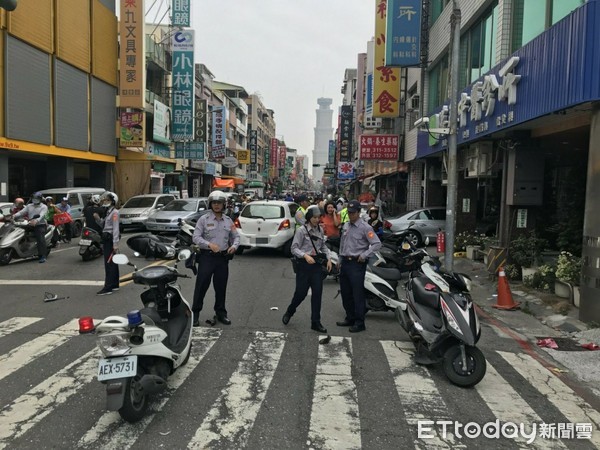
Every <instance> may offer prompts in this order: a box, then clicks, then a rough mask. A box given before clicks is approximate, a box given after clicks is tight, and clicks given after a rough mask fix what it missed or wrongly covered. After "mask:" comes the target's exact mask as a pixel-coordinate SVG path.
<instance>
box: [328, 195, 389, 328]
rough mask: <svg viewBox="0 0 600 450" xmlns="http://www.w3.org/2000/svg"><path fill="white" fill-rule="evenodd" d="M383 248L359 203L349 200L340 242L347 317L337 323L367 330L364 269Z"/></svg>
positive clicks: (341, 287) (341, 272)
mask: <svg viewBox="0 0 600 450" xmlns="http://www.w3.org/2000/svg"><path fill="white" fill-rule="evenodd" d="M380 248H381V242H380V240H379V238H378V237H377V235H376V234H375V232H374V231H373V228H372V227H371V226H370V225H369V224H368V223H367V222H365V221H364V220H362V219H361V218H360V202H359V201H357V200H352V201H350V202H349V203H348V222H346V224H344V226H343V228H342V234H341V244H340V261H339V263H340V291H341V294H342V304H343V305H344V310H345V311H346V318H345V319H344V320H343V321H341V322H336V325H338V326H340V327H347V326H349V327H350V332H351V333H356V332H359V331H364V330H365V329H366V327H365V313H366V306H365V294H364V283H365V272H366V270H367V260H368V259H369V257H370V256H371V255H372V254H373V253H375V252H376V251H378V250H379V249H380Z"/></svg>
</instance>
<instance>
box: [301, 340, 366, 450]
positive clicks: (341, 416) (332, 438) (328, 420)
mask: <svg viewBox="0 0 600 450" xmlns="http://www.w3.org/2000/svg"><path fill="white" fill-rule="evenodd" d="M308 439H309V441H308V446H309V448H319V449H346V450H351V449H360V448H361V438H360V419H359V415H358V394H357V391H356V385H355V384H354V381H353V380H352V342H351V340H350V339H349V338H345V337H338V336H334V337H332V338H331V341H329V343H328V344H327V345H319V355H318V360H317V370H316V375H315V387H314V393H313V402H312V409H311V413H310V427H309V430H308Z"/></svg>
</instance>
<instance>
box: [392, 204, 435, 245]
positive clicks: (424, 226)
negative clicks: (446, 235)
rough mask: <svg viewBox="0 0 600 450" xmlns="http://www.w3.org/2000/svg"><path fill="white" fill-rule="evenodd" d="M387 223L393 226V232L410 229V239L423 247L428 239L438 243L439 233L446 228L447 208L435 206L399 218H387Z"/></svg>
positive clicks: (410, 212)
mask: <svg viewBox="0 0 600 450" xmlns="http://www.w3.org/2000/svg"><path fill="white" fill-rule="evenodd" d="M386 221H387V222H389V223H390V224H391V228H390V231H392V232H396V231H401V230H406V229H407V228H410V229H411V230H412V233H411V238H410V239H411V241H412V243H413V244H414V245H416V246H419V245H421V244H422V243H423V241H424V240H425V238H426V237H428V238H429V241H430V242H432V243H433V242H435V241H436V237H437V232H438V231H439V230H440V229H442V231H443V230H444V229H445V228H446V208H445V207H443V206H435V207H430V208H422V209H416V210H414V211H409V212H407V213H405V214H403V215H401V216H398V217H386ZM411 222H412V224H411Z"/></svg>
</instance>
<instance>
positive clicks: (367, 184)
mask: <svg viewBox="0 0 600 450" xmlns="http://www.w3.org/2000/svg"><path fill="white" fill-rule="evenodd" d="M380 176H381V175H380V174H378V173H376V174H374V175H371V176H370V177H367V178H365V179H364V180H363V184H364V185H365V186H370V185H371V183H372V182H373V181H375V180H376V179H377V178H378V177H380Z"/></svg>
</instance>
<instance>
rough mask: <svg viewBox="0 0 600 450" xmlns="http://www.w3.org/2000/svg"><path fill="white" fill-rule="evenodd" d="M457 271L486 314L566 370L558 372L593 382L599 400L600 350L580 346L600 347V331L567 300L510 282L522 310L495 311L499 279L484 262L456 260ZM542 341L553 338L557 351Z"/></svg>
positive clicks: (514, 296)
mask: <svg viewBox="0 0 600 450" xmlns="http://www.w3.org/2000/svg"><path fill="white" fill-rule="evenodd" d="M454 270H455V271H457V272H462V273H465V274H466V275H469V276H470V277H471V279H472V282H473V288H472V292H471V294H472V297H473V300H474V301H475V303H476V304H477V305H478V306H479V307H480V308H481V309H482V310H483V311H484V313H485V314H487V315H488V316H491V317H492V318H494V319H496V320H498V321H500V322H502V323H503V324H504V325H506V327H507V328H509V329H510V330H512V331H514V332H515V333H516V335H518V336H519V338H521V339H523V340H524V341H526V342H528V343H529V345H530V346H531V347H537V348H538V349H542V350H543V351H545V352H546V353H547V354H548V356H550V357H551V358H553V359H554V360H555V361H556V362H557V363H559V364H560V365H561V366H563V367H564V369H561V368H557V372H568V373H570V374H571V375H574V376H575V377H576V378H578V379H579V380H580V381H582V382H584V383H590V386H589V387H590V389H591V390H592V391H593V392H594V393H595V394H596V395H597V396H599V397H600V351H593V350H588V349H586V348H583V347H581V344H589V343H594V344H597V345H600V328H589V327H588V325H587V324H586V323H584V322H582V321H580V320H579V309H578V308H576V307H575V306H573V305H569V304H568V300H566V299H563V298H560V297H557V296H555V295H553V294H549V293H543V292H539V291H535V290H531V289H529V288H527V287H525V286H523V285H522V283H520V282H514V281H509V284H510V290H511V293H512V297H513V300H514V301H515V302H516V303H520V308H519V309H517V310H514V311H506V310H500V309H495V308H493V307H492V305H495V304H496V303H497V302H498V296H497V280H496V279H495V277H492V276H491V275H490V274H489V273H488V271H487V268H486V266H485V265H484V264H483V263H482V262H478V261H472V260H470V259H467V258H455V259H454ZM567 309H568V310H567ZM565 310H567V311H565ZM561 312H562V314H561ZM540 338H552V339H554V341H555V342H556V344H557V345H558V349H551V348H545V347H541V346H538V340H539V339H540ZM596 386H597V387H596Z"/></svg>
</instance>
